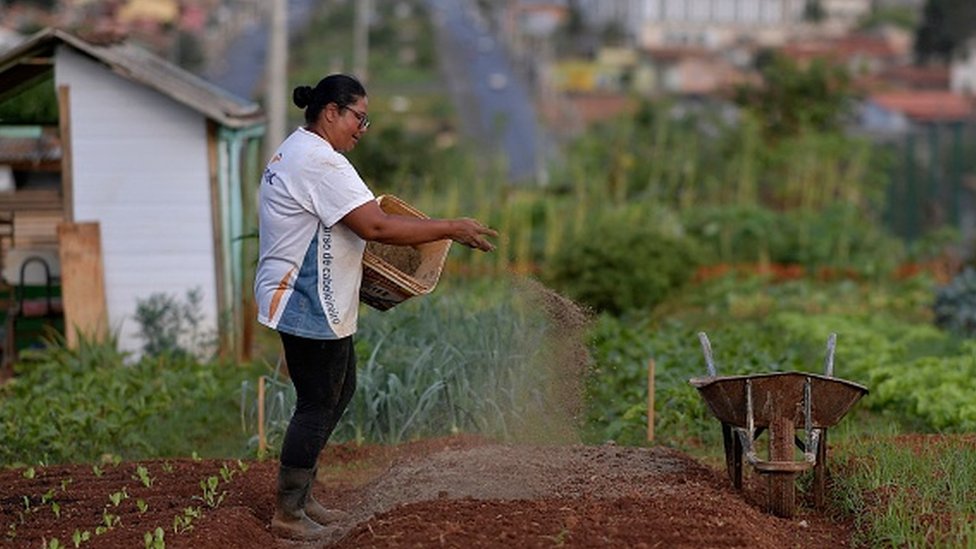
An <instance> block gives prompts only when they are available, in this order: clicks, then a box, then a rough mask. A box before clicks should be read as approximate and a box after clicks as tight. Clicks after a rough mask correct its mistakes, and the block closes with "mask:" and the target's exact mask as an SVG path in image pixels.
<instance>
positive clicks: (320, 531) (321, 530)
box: [271, 465, 329, 541]
mask: <svg viewBox="0 0 976 549" xmlns="http://www.w3.org/2000/svg"><path fill="white" fill-rule="evenodd" d="M312 474H313V470H312V469H298V468H294V467H286V466H284V465H282V466H280V468H279V469H278V492H277V496H276V499H275V514H274V518H272V519H271V532H272V533H273V534H274V535H276V536H280V537H285V538H290V539H296V540H303V541H308V540H318V539H322V538H323V537H325V536H326V535H327V534H328V533H329V530H328V529H327V528H325V527H324V526H322V525H321V524H319V523H317V522H315V521H314V520H312V519H310V518H309V517H308V515H306V514H305V503H306V499H307V497H308V492H309V489H310V488H311V484H312Z"/></svg>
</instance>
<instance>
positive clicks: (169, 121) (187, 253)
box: [55, 47, 217, 351]
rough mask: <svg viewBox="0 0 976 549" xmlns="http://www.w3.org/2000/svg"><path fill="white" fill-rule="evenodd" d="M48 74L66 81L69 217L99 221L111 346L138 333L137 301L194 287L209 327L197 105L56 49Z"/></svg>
mask: <svg viewBox="0 0 976 549" xmlns="http://www.w3.org/2000/svg"><path fill="white" fill-rule="evenodd" d="M55 81H56V83H57V85H58V86H61V85H68V86H70V97H71V109H70V110H71V145H72V151H73V167H74V170H73V171H74V178H73V189H74V192H73V196H74V206H73V208H74V211H73V214H74V219H75V221H78V222H84V221H98V222H99V224H100V226H101V236H102V253H103V258H102V259H103V262H104V270H105V294H106V301H107V306H108V315H109V326H110V327H111V329H112V330H113V331H114V332H115V333H117V334H118V337H119V346H120V347H121V348H122V349H124V350H130V351H138V350H139V349H141V347H142V344H143V340H142V339H141V338H139V337H138V333H139V325H138V323H137V322H136V321H135V317H134V313H135V310H136V305H137V301H138V300H145V299H147V298H149V297H150V296H151V295H153V294H157V293H165V294H168V295H170V296H173V297H175V298H178V299H179V300H184V299H185V296H186V292H187V291H190V290H194V289H199V290H200V292H201V296H202V304H201V309H202V310H201V311H200V312H201V313H202V314H203V317H204V320H203V323H202V325H201V326H202V328H203V329H204V330H205V331H206V332H208V333H211V334H216V329H217V298H216V295H217V288H216V274H215V255H214V253H215V252H214V246H213V229H212V226H213V221H212V213H211V207H210V201H211V199H210V182H209V177H208V173H209V172H208V165H207V132H206V119H205V117H204V116H202V115H201V114H199V113H197V112H195V111H193V110H191V109H189V108H187V107H185V106H183V105H181V104H179V103H177V102H175V101H173V100H172V99H170V98H168V97H166V96H164V95H162V94H160V93H158V92H156V91H154V90H152V89H149V88H146V87H144V86H142V85H138V84H135V83H133V82H131V81H129V80H126V79H124V78H122V77H120V76H118V75H116V74H114V73H113V72H111V71H110V70H109V69H108V68H107V67H105V66H104V65H102V64H100V63H97V62H95V61H93V60H91V59H89V58H87V57H85V56H82V55H80V54H78V53H77V52H75V51H73V50H71V49H68V48H64V47H62V48H60V49H59V51H58V53H57V55H56V58H55Z"/></svg>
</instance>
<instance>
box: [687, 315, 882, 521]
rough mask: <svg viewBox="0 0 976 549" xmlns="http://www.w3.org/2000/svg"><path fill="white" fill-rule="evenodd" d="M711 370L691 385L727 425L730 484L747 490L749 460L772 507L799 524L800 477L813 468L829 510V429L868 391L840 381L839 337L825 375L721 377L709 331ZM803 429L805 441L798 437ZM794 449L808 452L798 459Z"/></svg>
mask: <svg viewBox="0 0 976 549" xmlns="http://www.w3.org/2000/svg"><path fill="white" fill-rule="evenodd" d="M698 338H699V340H700V341H701V346H702V352H703V353H704V355H705V363H706V366H707V368H708V375H707V376H706V377H699V378H692V379H691V380H689V383H691V385H693V386H694V387H695V388H696V389H698V392H699V394H700V395H701V396H702V398H703V399H705V403H706V404H707V405H708V408H709V409H710V410H711V411H712V414H714V415H715V417H716V418H718V420H719V421H720V422H722V438H723V442H724V445H725V465H726V470H727V472H728V475H729V480H730V481H731V482H732V485H733V486H734V487H735V488H736V489H742V461H743V458H745V461H747V462H748V463H749V464H750V465H752V466H753V468H755V470H756V471H757V472H758V473H760V474H761V475H763V476H765V477H766V480H767V495H766V496H767V508H768V511H769V512H770V513H772V514H774V515H776V516H778V517H784V518H791V517H792V516H793V515H794V513H795V509H796V503H795V500H796V482H795V479H796V475H798V474H799V473H802V472H804V471H808V470H810V469H813V477H814V478H813V497H814V505H815V506H816V507H817V508H823V505H824V489H825V485H826V474H827V429H828V428H829V427H833V426H834V425H836V424H837V423H838V422H839V421H840V420H841V419H842V418H843V417H844V415H845V414H846V413H847V411H848V410H850V408H851V406H853V405H854V404H855V403H856V402H857V401H858V400H860V399H861V397H862V396H864V395H866V394H867V393H868V390H867V388H866V387H863V386H861V385H858V384H857V383H853V382H850V381H846V380H843V379H838V378H836V377H834V371H833V370H834V349H835V347H836V343H837V334H830V337H829V338H828V339H827V354H826V358H825V360H824V374H823V375H819V374H811V373H803V372H775V373H768V374H752V375H741V376H719V375H717V374H716V371H715V361H714V360H713V358H712V347H711V343H709V341H708V336H707V335H706V334H705V333H704V332H700V333H699V334H698ZM766 430H768V431H769V453H768V459H766V460H763V459H760V457H759V455H758V454H757V452H756V448H755V443H756V440H757V439H758V438H759V436H760V435H762V434H763V432H764V431H766ZM799 430H802V431H803V434H804V436H803V438H800V437H798V436H797V431H799ZM794 445H795V447H796V448H799V450H800V451H802V454H803V455H802V459H799V460H797V459H795V457H796V452H795V450H794Z"/></svg>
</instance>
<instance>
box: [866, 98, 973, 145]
mask: <svg viewBox="0 0 976 549" xmlns="http://www.w3.org/2000/svg"><path fill="white" fill-rule="evenodd" d="M974 112H976V110H974V108H973V104H972V103H971V102H970V101H969V100H967V99H966V98H965V97H963V96H961V95H959V94H955V93H952V92H948V91H934V90H907V91H892V92H885V93H879V94H875V95H872V96H871V97H869V98H868V99H867V100H866V101H865V102H864V104H863V106H862V108H861V115H860V119H861V120H860V122H861V123H860V126H861V128H862V129H863V130H866V131H868V132H872V133H877V134H899V133H905V132H907V131H909V130H911V129H912V127H913V126H914V125H918V124H950V123H960V122H965V121H968V120H972V118H973V114H974Z"/></svg>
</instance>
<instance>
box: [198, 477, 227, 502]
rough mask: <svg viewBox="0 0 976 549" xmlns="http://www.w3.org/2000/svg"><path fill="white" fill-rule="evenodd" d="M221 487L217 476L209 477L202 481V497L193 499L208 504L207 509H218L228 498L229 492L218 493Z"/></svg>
mask: <svg viewBox="0 0 976 549" xmlns="http://www.w3.org/2000/svg"><path fill="white" fill-rule="evenodd" d="M219 487H220V478H218V477H216V476H209V477H207V478H206V479H203V480H201V481H200V490H202V491H203V495H202V496H193V499H199V500H200V501H202V502H203V503H206V504H207V507H210V508H211V509H216V508H217V507H218V506H219V505H220V504H221V503H222V502H223V501H224V498H225V497H226V496H227V491H226V490H224V491H222V492H220V493H217V488H219Z"/></svg>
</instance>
